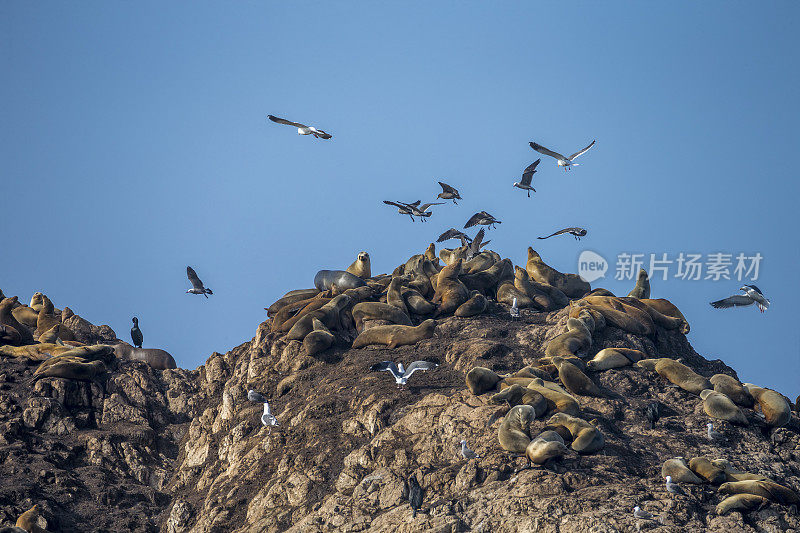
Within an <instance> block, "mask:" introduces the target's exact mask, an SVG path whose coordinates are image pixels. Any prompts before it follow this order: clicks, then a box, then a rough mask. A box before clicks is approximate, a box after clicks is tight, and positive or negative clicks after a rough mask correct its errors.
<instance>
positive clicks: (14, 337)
mask: <svg viewBox="0 0 800 533" xmlns="http://www.w3.org/2000/svg"><path fill="white" fill-rule="evenodd" d="M20 343H22V337H21V336H20V334H19V331H17V330H16V329H14V328H12V327H11V326H6V325H5V324H0V346H2V345H3V344H9V345H11V346H19V345H20Z"/></svg>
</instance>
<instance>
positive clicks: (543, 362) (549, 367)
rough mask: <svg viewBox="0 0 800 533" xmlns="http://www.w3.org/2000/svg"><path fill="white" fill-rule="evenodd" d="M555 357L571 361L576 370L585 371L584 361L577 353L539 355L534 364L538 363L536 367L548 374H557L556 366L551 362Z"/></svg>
mask: <svg viewBox="0 0 800 533" xmlns="http://www.w3.org/2000/svg"><path fill="white" fill-rule="evenodd" d="M556 357H560V358H561V359H563V360H564V361H566V362H568V363H572V364H573V365H575V366H577V367H578V370H580V371H581V372H586V361H584V360H583V359H581V358H580V357H578V356H577V355H553V356H544V357H540V358H539V360H538V361H536V364H537V365H538V366H537V367H536V368H538V369H540V370H543V371H544V372H546V373H548V374H552V373H556V374H557V373H558V368H556V366H555V364H554V363H553V359H554V358H556ZM534 377H541V376H534ZM542 379H544V378H542ZM548 379H549V378H548Z"/></svg>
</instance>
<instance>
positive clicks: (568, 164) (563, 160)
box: [530, 141, 594, 170]
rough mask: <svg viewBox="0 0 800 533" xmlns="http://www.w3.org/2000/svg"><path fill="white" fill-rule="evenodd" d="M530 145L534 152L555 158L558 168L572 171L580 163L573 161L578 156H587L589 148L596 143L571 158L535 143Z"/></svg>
mask: <svg viewBox="0 0 800 533" xmlns="http://www.w3.org/2000/svg"><path fill="white" fill-rule="evenodd" d="M530 145H531V148H533V149H534V150H536V151H537V152H539V153H540V154H543V155H549V156H550V157H554V158H555V159H556V160H557V161H558V166H560V167H564V170H572V167H573V166H576V167H577V166H578V163H573V162H572V161H573V160H574V159H576V158H577V157H578V156H580V155H583V154H585V153H586V152H587V151H588V150H589V148H591V147H592V146H594V141H592V142H591V143H589V146H587V147H586V148H584V149H583V150H578V151H577V152H575V153H574V154H572V155H571V156H569V157H565V156H563V155H561V154H559V153H558V152H554V151H552V150H550V149H548V148H545V147H544V146H542V145H541V144H536V143H535V142H531V143H530Z"/></svg>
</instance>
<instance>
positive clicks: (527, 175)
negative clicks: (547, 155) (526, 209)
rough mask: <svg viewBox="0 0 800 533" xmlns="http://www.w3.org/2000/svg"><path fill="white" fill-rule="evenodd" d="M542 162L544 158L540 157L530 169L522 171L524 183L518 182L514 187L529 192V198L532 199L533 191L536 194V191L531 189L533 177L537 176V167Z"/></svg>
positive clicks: (529, 166)
mask: <svg viewBox="0 0 800 533" xmlns="http://www.w3.org/2000/svg"><path fill="white" fill-rule="evenodd" d="M541 162H542V158H541V157H540V158H539V159H537V160H536V161H534V162H533V163H531V164H530V165H528V167H527V168H526V169H525V170H523V171H522V181H518V182H517V183H515V184H514V187H516V188H517V189H523V190H526V191H528V198H530V197H531V191H533V192H536V189H534V188H533V187H531V180H533V175H534V174H536V165H538V164H539V163H541Z"/></svg>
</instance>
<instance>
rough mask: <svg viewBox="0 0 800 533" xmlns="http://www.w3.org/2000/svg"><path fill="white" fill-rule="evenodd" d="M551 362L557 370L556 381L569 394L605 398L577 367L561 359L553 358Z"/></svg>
mask: <svg viewBox="0 0 800 533" xmlns="http://www.w3.org/2000/svg"><path fill="white" fill-rule="evenodd" d="M552 361H553V365H555V367H556V368H557V369H558V379H560V380H561V383H563V384H564V387H566V388H567V390H568V391H570V392H571V393H573V394H580V395H581V396H595V397H598V398H602V397H603V396H605V395H604V394H603V392H602V391H601V390H600V388H599V387H598V386H597V385H595V384H594V382H593V381H592V380H591V379H589V377H588V376H587V375H586V374H584V373H583V372H581V370H580V369H579V368H578V367H577V366H575V365H573V364H572V363H570V362H569V361H567V360H566V359H564V358H563V357H553V358H552Z"/></svg>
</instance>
